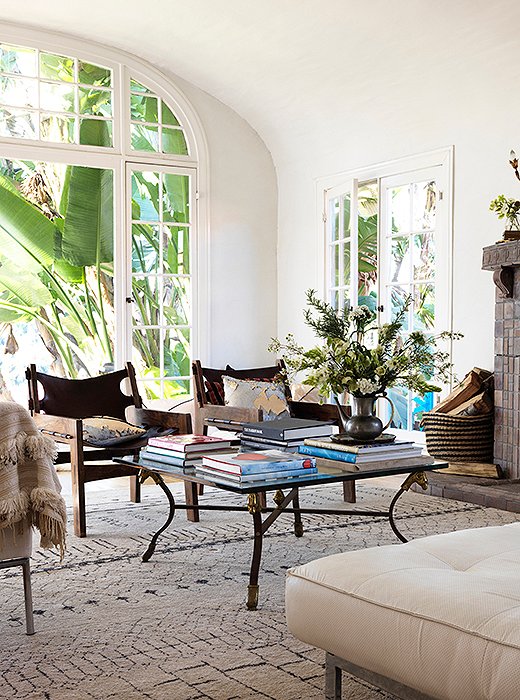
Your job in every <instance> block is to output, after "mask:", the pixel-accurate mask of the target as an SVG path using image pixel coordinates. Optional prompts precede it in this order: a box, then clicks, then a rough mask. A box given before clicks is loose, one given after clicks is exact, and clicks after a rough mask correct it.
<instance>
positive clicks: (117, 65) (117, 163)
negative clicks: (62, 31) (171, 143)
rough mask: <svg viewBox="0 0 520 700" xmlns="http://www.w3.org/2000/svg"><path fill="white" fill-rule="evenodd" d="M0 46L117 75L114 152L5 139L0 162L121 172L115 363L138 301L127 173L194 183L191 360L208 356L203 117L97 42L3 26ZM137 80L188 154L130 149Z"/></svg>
mask: <svg viewBox="0 0 520 700" xmlns="http://www.w3.org/2000/svg"><path fill="white" fill-rule="evenodd" d="M0 41H1V42H2V43H6V44H13V45H17V46H24V47H30V48H35V49H40V50H43V51H49V52H52V53H56V54H62V55H66V56H72V57H75V58H77V59H79V60H82V61H87V62H90V63H94V64H98V65H102V66H105V67H107V68H110V69H111V70H112V76H113V78H112V81H113V118H114V128H113V146H112V147H111V148H110V147H101V146H84V145H78V144H71V143H59V144H58V143H50V142H48V141H41V140H34V139H21V138H13V137H0V157H2V158H8V159H12V160H31V161H48V162H55V163H66V164H68V165H77V166H85V167H97V168H109V169H111V170H112V171H113V173H114V239H115V240H114V246H115V248H114V281H115V289H114V308H115V314H116V339H115V341H116V342H115V348H116V354H115V363H116V365H117V366H121V365H122V364H123V363H124V362H125V361H126V360H129V359H131V350H132V342H131V309H130V308H129V304H128V302H127V300H128V299H129V298H131V296H132V288H131V284H132V279H131V260H130V246H131V240H130V230H131V220H130V218H129V207H128V201H129V194H130V193H129V192H128V178H127V173H128V171H129V169H131V168H132V166H136V168H137V169H143V166H144V167H149V169H150V170H153V167H154V166H157V168H158V169H159V170H164V168H165V167H168V166H171V167H172V168H173V170H172V172H175V173H185V174H187V175H189V176H190V178H191V182H192V201H191V206H192V209H193V211H192V220H193V222H194V223H195V224H196V235H195V236H193V237H192V243H191V245H192V249H191V260H192V278H193V280H194V281H195V282H194V284H193V288H192V300H191V301H192V304H191V308H192V339H191V354H192V357H199V356H207V350H208V349H207V343H208V338H209V317H208V314H207V309H208V308H209V303H208V297H209V289H208V280H209V260H208V258H207V251H208V249H209V240H208V238H209V232H208V229H209V225H208V217H209V212H208V200H209V174H208V150H207V143H206V138H205V134H204V131H203V128H202V125H201V123H200V120H199V118H198V115H197V114H196V112H195V111H194V109H193V108H192V106H191V105H190V103H189V101H188V100H187V98H186V97H185V96H184V95H183V94H182V92H181V91H180V90H178V88H177V87H176V86H175V85H174V84H173V83H172V82H171V81H170V80H169V79H168V78H167V77H166V76H165V75H163V74H162V73H161V72H160V71H158V70H157V69H156V68H154V67H153V66H151V65H149V64H147V63H146V62H144V61H142V60H140V59H137V58H135V57H134V56H131V55H130V54H127V53H125V52H122V51H119V50H115V49H112V48H109V47H106V46H102V45H99V44H96V43H93V42H89V41H84V40H80V39H76V38H72V37H66V36H63V35H59V34H56V33H52V32H44V31H40V30H34V29H30V28H27V27H20V26H16V25H12V24H8V23H0ZM131 78H132V79H134V80H137V81H139V82H141V83H143V84H144V85H146V87H147V88H149V89H150V90H151V91H152V92H153V93H154V94H156V95H157V96H159V97H160V98H161V99H162V100H164V101H165V103H166V104H167V105H169V106H170V107H171V108H172V109H173V111H174V113H175V114H176V116H177V118H178V119H179V122H180V123H181V124H182V127H183V130H184V134H185V138H186V143H187V146H188V155H174V154H166V153H158V152H144V151H136V150H133V149H132V148H131V143H130V79H131Z"/></svg>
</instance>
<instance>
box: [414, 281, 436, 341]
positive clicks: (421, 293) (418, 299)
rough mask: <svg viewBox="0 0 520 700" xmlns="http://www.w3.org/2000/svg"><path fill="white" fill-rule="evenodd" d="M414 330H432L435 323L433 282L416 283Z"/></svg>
mask: <svg viewBox="0 0 520 700" xmlns="http://www.w3.org/2000/svg"><path fill="white" fill-rule="evenodd" d="M413 311H414V313H413V330H414V331H431V330H433V327H434V324H435V289H434V286H433V284H416V285H415V286H414V295H413Z"/></svg>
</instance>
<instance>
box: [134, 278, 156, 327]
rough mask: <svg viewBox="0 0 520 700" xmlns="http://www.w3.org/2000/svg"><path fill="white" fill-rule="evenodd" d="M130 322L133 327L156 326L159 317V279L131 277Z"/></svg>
mask: <svg viewBox="0 0 520 700" xmlns="http://www.w3.org/2000/svg"><path fill="white" fill-rule="evenodd" d="M132 296H133V299H134V303H133V304H132V320H133V323H134V325H135V326H157V325H159V324H160V322H161V317H160V307H159V303H160V291H159V278H157V277H155V275H150V276H149V277H144V276H139V275H135V276H133V277H132Z"/></svg>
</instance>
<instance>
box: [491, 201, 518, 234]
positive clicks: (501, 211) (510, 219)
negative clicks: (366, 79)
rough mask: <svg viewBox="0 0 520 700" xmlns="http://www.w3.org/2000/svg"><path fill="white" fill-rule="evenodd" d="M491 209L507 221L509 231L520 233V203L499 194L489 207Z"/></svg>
mask: <svg viewBox="0 0 520 700" xmlns="http://www.w3.org/2000/svg"><path fill="white" fill-rule="evenodd" d="M489 209H490V210H491V211H494V212H496V213H497V216H498V218H499V219H506V221H507V224H508V229H509V230H511V231H520V220H519V217H520V201H518V199H513V198H512V197H506V196H505V195H503V194H499V195H498V197H496V198H495V199H493V201H492V202H491V203H490V205H489Z"/></svg>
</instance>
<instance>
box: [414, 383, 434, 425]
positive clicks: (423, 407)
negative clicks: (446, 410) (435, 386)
mask: <svg viewBox="0 0 520 700" xmlns="http://www.w3.org/2000/svg"><path fill="white" fill-rule="evenodd" d="M434 397H435V394H434V393H433V391H430V392H428V393H427V394H425V395H424V396H417V395H415V394H414V395H413V399H412V425H411V426H410V430H422V428H421V420H422V417H423V414H424V413H427V412H428V411H431V410H432V408H433V404H434V400H435V399H434Z"/></svg>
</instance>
